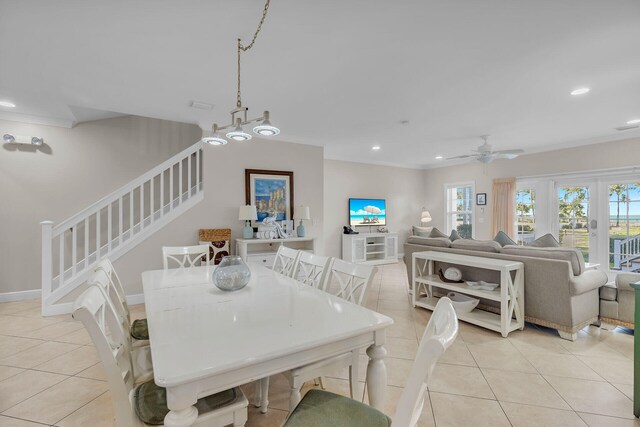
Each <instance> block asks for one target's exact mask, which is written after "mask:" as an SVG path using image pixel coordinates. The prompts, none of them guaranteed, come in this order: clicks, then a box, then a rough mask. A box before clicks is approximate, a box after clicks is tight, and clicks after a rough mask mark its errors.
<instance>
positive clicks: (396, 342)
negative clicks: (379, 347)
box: [0, 263, 640, 427]
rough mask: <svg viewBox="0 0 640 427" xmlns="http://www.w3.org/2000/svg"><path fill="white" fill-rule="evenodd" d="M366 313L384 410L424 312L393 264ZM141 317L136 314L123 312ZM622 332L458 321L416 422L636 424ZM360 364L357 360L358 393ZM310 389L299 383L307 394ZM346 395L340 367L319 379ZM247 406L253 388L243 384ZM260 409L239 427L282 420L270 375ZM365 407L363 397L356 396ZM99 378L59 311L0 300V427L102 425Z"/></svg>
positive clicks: (404, 371)
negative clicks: (503, 327) (375, 327)
mask: <svg viewBox="0 0 640 427" xmlns="http://www.w3.org/2000/svg"><path fill="white" fill-rule="evenodd" d="M365 304H366V306H367V307H369V308H371V309H374V310H377V311H379V312H381V313H383V314H386V315H388V316H391V317H392V318H393V319H394V320H395V324H394V325H393V326H392V327H390V328H389V330H388V340H387V349H388V351H389V356H388V358H387V359H386V362H387V369H388V384H389V385H388V386H387V405H386V408H385V411H386V412H387V413H388V414H389V415H393V412H394V410H395V405H396V402H397V400H398V399H399V397H400V393H401V391H402V386H403V385H404V383H405V381H406V379H407V375H408V374H409V369H410V367H411V363H412V360H413V357H414V355H415V352H416V350H417V348H418V342H419V339H420V337H421V335H422V332H423V331H424V327H425V326H426V324H427V322H428V320H429V315H430V313H429V312H428V311H427V310H422V309H413V308H411V306H410V304H409V299H408V296H407V282H406V272H405V268H404V264H401V263H399V264H396V265H389V266H383V267H381V268H380V269H379V272H378V274H377V276H376V278H375V281H374V283H373V285H372V287H371V288H370V289H369V290H368V291H367V295H366V301H365ZM132 313H133V317H135V318H139V317H144V307H143V306H135V307H133V308H132ZM632 357H633V336H632V335H630V334H629V331H625V330H621V329H620V328H618V329H617V330H616V331H615V332H607V331H604V330H599V329H598V328H595V327H588V328H585V329H584V330H583V331H581V332H580V334H579V338H578V340H577V341H576V342H569V341H565V340H562V339H560V338H559V337H558V335H557V333H556V332H555V331H552V330H548V329H542V328H538V327H535V326H533V325H529V324H527V327H526V329H525V330H524V331H516V332H514V333H511V334H510V335H509V337H508V338H506V339H505V338H502V337H501V336H500V335H499V334H498V333H494V332H491V331H487V330H484V329H481V328H478V327H475V326H473V325H469V324H466V323H464V322H462V323H461V324H460V335H459V336H458V338H457V340H456V342H455V343H454V345H453V346H452V347H451V348H450V349H449V351H448V352H447V353H446V354H445V355H444V357H443V358H442V359H441V363H440V364H439V365H438V366H437V367H436V369H435V371H434V376H433V381H432V383H431V386H430V390H429V401H428V402H426V404H425V409H424V411H423V414H422V418H421V420H420V425H421V426H434V425H435V426H438V427H445V426H502V425H504V426H509V425H512V426H594V427H595V426H629V427H631V426H636V427H640V422H638V421H636V420H634V418H633V415H632V401H631V398H632V393H633V392H632V380H633V367H632ZM366 363H367V357H366V356H365V355H364V354H363V355H362V356H361V364H362V369H361V370H360V372H361V373H362V376H361V378H360V380H361V388H360V391H359V393H360V395H362V394H364V392H365V387H364V372H365V369H364V368H365V366H366ZM311 386H312V384H309V385H307V386H306V387H305V390H304V391H306V390H307V389H308V388H310V387H311ZM325 386H326V387H327V389H328V390H331V391H335V392H337V393H342V394H345V395H348V381H347V371H346V370H344V371H342V372H336V373H335V375H333V376H330V377H327V378H326V379H325ZM244 390H245V392H246V393H247V395H248V397H249V398H250V399H251V398H252V395H253V386H252V385H248V386H246V387H244ZM269 398H270V409H269V413H268V414H266V415H262V414H260V413H259V412H258V411H257V409H255V408H254V407H253V406H250V408H249V422H248V424H247V425H248V426H279V425H281V424H282V422H283V421H284V419H285V417H286V415H287V408H288V400H289V395H288V387H287V382H286V380H285V378H284V377H283V376H281V375H280V376H275V377H273V378H272V380H271V389H270V396H269ZM365 402H366V397H365ZM112 417H113V415H112V409H111V400H110V397H109V391H108V386H107V383H106V382H105V378H104V375H103V372H102V367H101V365H100V362H99V360H98V357H97V354H96V352H95V350H94V349H93V346H92V344H91V340H90V339H89V336H88V335H87V334H86V333H85V331H84V329H83V327H82V325H81V324H79V323H78V322H74V321H73V320H72V319H71V318H70V316H56V317H48V318H42V317H41V316H40V303H39V301H20V302H11V303H2V304H0V426H1V427H9V426H11V427H35V426H42V425H55V426H59V427H74V426H91V427H101V426H112V425H113V418H112Z"/></svg>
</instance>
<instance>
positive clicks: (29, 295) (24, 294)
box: [0, 289, 42, 302]
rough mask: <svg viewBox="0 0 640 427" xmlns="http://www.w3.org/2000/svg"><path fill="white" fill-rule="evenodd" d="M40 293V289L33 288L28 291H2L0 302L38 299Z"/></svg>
mask: <svg viewBox="0 0 640 427" xmlns="http://www.w3.org/2000/svg"><path fill="white" fill-rule="evenodd" d="M41 295H42V291H41V290H40V289H33V290H30V291H18V292H4V293H1V294H0V302H10V301H23V300H27V299H40V297H41Z"/></svg>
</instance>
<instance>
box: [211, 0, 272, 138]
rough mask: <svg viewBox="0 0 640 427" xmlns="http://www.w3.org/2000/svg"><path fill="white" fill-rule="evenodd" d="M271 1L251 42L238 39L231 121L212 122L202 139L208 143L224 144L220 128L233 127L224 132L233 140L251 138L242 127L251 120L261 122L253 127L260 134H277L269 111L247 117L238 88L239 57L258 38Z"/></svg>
mask: <svg viewBox="0 0 640 427" xmlns="http://www.w3.org/2000/svg"><path fill="white" fill-rule="evenodd" d="M270 3H271V0H266V2H265V5H264V9H263V11H262V18H261V19H260V22H259V23H258V27H257V28H256V31H255V32H254V33H253V38H252V39H251V42H250V43H249V44H248V45H246V46H245V45H243V44H242V39H238V49H237V52H238V82H237V83H238V91H237V95H236V108H234V109H233V110H231V111H230V112H229V113H230V114H231V123H229V124H227V125H224V126H218V124H217V123H214V124H213V132H212V134H211V136H210V137H207V138H203V141H205V142H208V143H209V144H212V145H225V144H226V143H227V140H226V139H224V138H223V137H222V136H220V134H219V133H218V131H220V130H224V129H229V128H233V130H232V131H231V132H228V133H227V134H226V137H227V138H230V139H233V140H235V141H238V142H242V141H248V140H250V139H251V134H249V133H246V132H245V131H244V130H243V129H242V126H244V125H247V124H249V123H253V122H262V123H261V124H259V125H258V126H256V127H254V128H253V131H254V132H255V133H256V134H258V135H261V136H274V135H278V134H279V133H280V129H278V128H277V127H275V126H273V125H272V124H271V122H270V121H269V111H265V112H264V113H263V114H262V116H261V117H256V118H255V119H249V118H247V112H248V111H249V109H248V108H247V107H243V106H242V92H241V90H240V76H241V68H240V57H241V54H242V52H246V51H248V50H249V49H251V48H252V47H253V45H254V44H255V43H256V40H257V38H258V34H259V33H260V30H262V25H263V24H264V21H265V19H266V18H267V12H268V11H269V4H270ZM236 115H239V116H240V117H236Z"/></svg>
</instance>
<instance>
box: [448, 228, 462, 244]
mask: <svg viewBox="0 0 640 427" xmlns="http://www.w3.org/2000/svg"><path fill="white" fill-rule="evenodd" d="M458 239H462V237H460V235H459V234H458V230H451V234H450V235H449V240H451V241H452V242H454V241H456V240H458Z"/></svg>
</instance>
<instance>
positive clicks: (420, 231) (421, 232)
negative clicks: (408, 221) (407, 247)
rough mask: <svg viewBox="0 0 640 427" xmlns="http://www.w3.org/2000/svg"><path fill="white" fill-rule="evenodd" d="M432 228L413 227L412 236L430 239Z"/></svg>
mask: <svg viewBox="0 0 640 427" xmlns="http://www.w3.org/2000/svg"><path fill="white" fill-rule="evenodd" d="M431 229H432V227H418V226H417V225H414V226H413V228H412V230H411V235H412V236H420V237H430V234H431Z"/></svg>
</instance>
